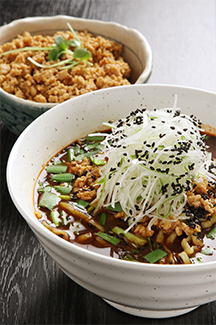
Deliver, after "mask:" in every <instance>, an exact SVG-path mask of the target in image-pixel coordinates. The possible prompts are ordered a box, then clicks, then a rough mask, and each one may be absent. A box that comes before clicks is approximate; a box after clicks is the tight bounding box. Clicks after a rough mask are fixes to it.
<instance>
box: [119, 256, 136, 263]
mask: <svg viewBox="0 0 216 325" xmlns="http://www.w3.org/2000/svg"><path fill="white" fill-rule="evenodd" d="M123 260H126V261H131V262H138V263H139V261H137V260H135V259H134V258H133V257H132V256H131V255H130V254H127V255H125V256H124V258H123Z"/></svg>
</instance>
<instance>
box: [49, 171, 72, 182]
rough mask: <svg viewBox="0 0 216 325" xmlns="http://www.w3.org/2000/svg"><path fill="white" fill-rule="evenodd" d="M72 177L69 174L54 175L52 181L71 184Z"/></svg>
mask: <svg viewBox="0 0 216 325" xmlns="http://www.w3.org/2000/svg"><path fill="white" fill-rule="evenodd" d="M73 177H74V175H73V174H71V173H62V174H56V175H53V177H52V181H56V182H71V181H72V179H73Z"/></svg>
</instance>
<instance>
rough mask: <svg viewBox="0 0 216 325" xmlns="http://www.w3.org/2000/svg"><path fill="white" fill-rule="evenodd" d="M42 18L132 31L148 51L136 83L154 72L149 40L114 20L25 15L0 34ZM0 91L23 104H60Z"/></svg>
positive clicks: (1, 28)
mask: <svg viewBox="0 0 216 325" xmlns="http://www.w3.org/2000/svg"><path fill="white" fill-rule="evenodd" d="M41 20H43V21H44V23H46V22H51V21H54V22H55V21H56V22H57V21H61V20H63V21H64V20H65V21H68V20H70V21H71V22H72V21H74V22H80V23H83V22H85V23H88V24H90V27H91V26H93V25H94V24H97V25H98V26H99V28H100V27H102V26H106V25H107V26H112V27H116V28H120V29H122V30H124V32H130V33H132V34H134V35H136V36H137V37H138V39H139V41H140V43H141V44H142V45H143V48H144V50H145V53H146V66H145V69H144V70H143V71H142V73H141V75H140V76H139V77H138V79H137V80H136V82H135V83H134V84H141V83H144V82H147V81H148V79H149V78H150V75H151V72H152V66H153V55H152V49H151V46H150V44H149V42H148V40H147V39H146V37H145V36H144V35H143V34H142V33H141V32H140V31H138V30H137V29H135V28H129V27H127V26H125V25H123V24H120V23H117V22H114V21H103V20H99V19H89V18H79V17H74V16H69V15H55V16H36V17H25V18H20V19H15V20H13V21H11V22H10V23H8V24H5V25H2V26H0V35H3V34H4V32H5V31H6V30H7V29H8V28H11V29H16V27H17V26H19V25H20V24H23V23H24V24H25V23H28V24H31V23H34V22H39V21H41ZM90 27H89V28H90ZM23 32H24V31H23ZM39 32H40V31H39ZM16 35H17V34H16ZM99 35H100V34H99ZM102 36H103V35H102ZM14 37H16V36H14ZM103 37H107V36H105V35H104V36H103ZM109 38H111V37H109ZM111 39H113V40H115V39H114V38H111ZM0 43H1V42H0ZM3 44H4V43H3ZM3 44H0V45H3ZM122 44H123V43H122ZM123 46H126V45H124V44H123ZM0 93H2V95H4V96H5V97H8V98H9V99H10V100H15V101H17V102H18V103H20V104H22V105H31V106H34V107H41V106H43V107H44V108H47V109H49V108H51V107H53V106H55V105H58V104H59V103H40V102H34V101H31V100H29V99H23V98H19V97H16V96H15V95H12V94H9V93H7V92H6V91H5V90H3V89H2V88H1V87H0Z"/></svg>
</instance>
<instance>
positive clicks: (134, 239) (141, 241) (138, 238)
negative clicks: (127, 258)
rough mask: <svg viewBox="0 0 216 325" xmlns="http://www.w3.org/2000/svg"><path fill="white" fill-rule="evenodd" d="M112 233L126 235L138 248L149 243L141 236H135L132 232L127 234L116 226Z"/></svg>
mask: <svg viewBox="0 0 216 325" xmlns="http://www.w3.org/2000/svg"><path fill="white" fill-rule="evenodd" d="M112 231H113V232H114V233H115V234H117V235H121V234H122V235H124V236H125V237H126V238H127V239H128V240H129V241H130V242H132V243H134V244H135V245H136V246H142V245H145V244H146V243H147V240H146V239H145V238H143V237H141V236H138V235H134V234H132V233H130V232H125V231H124V229H122V228H120V227H118V226H115V227H114V228H113V229H112Z"/></svg>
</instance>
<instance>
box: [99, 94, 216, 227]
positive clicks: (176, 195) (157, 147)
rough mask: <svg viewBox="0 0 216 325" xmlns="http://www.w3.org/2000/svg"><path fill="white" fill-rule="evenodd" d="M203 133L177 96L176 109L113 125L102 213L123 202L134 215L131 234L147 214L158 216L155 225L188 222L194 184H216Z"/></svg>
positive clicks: (142, 114)
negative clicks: (187, 207)
mask: <svg viewBox="0 0 216 325" xmlns="http://www.w3.org/2000/svg"><path fill="white" fill-rule="evenodd" d="M106 125H107V124H106ZM109 125H110V122H109ZM200 129H201V122H200V121H199V120H197V119H196V118H195V117H194V116H187V115H185V114H182V113H181V112H180V109H177V108H176V98H175V103H174V108H172V109H167V108H166V109H154V110H141V109H137V110H136V111H133V112H131V114H130V115H128V116H127V117H125V118H124V119H120V120H118V121H116V122H113V123H112V128H111V133H110V134H106V136H105V139H104V141H103V142H102V144H103V145H104V151H103V153H101V154H99V156H100V158H101V159H105V158H108V162H107V164H106V165H105V166H103V167H101V178H100V180H99V182H100V184H102V183H103V184H102V185H101V186H100V188H99V189H98V191H97V197H96V199H95V200H94V202H93V203H95V202H97V210H99V209H100V208H101V207H102V206H106V207H108V206H110V205H111V206H112V207H114V206H115V204H116V203H118V202H119V203H120V205H121V207H122V210H123V211H124V212H125V214H126V215H127V217H128V221H129V228H128V229H127V230H129V229H131V228H132V227H133V226H134V225H135V224H136V223H137V222H139V221H141V220H142V218H143V217H144V215H147V216H148V217H150V218H153V219H152V222H151V224H150V226H149V227H151V225H152V224H153V222H154V221H155V220H156V219H157V218H159V219H169V220H173V221H176V220H177V219H181V218H182V219H184V218H186V217H185V215H184V214H183V210H184V207H185V204H186V202H187V196H186V192H187V191H188V190H189V189H190V184H191V181H192V180H194V179H196V178H198V177H200V176H201V177H207V178H208V179H209V180H214V181H215V180H216V177H215V174H214V173H213V168H212V167H211V168H210V169H211V170H210V171H209V166H211V165H212V161H211V156H209V155H210V154H209V153H207V152H206V146H205V143H204V141H203V137H202V136H201V134H200ZM103 135H104V134H103ZM214 170H215V169H214ZM105 175H106V177H105Z"/></svg>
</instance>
